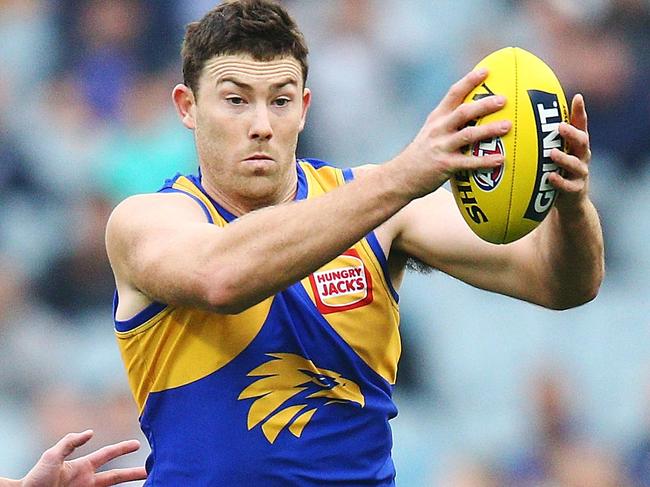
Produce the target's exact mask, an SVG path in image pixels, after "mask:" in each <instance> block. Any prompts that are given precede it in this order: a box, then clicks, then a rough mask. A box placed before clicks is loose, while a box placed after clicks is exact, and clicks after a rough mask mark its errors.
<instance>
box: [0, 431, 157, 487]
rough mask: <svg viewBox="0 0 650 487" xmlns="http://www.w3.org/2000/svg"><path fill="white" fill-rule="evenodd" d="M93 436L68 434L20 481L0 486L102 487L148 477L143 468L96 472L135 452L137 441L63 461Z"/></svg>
mask: <svg viewBox="0 0 650 487" xmlns="http://www.w3.org/2000/svg"><path fill="white" fill-rule="evenodd" d="M92 436H93V431H92V430H87V431H84V432H83V433H68V434H67V435H66V436H64V437H63V438H62V439H61V440H59V442H58V443H57V444H56V445H54V446H53V447H52V448H50V449H49V450H47V451H45V453H43V455H42V456H41V458H40V459H39V460H38V462H37V463H36V465H34V468H32V469H31V470H30V471H29V473H28V474H27V475H26V476H25V477H24V478H23V479H22V480H10V479H0V487H105V486H109V485H116V484H121V483H123V482H130V481H133V480H143V479H145V478H147V473H146V471H145V469H144V467H134V468H121V469H114V470H108V471H105V472H99V473H97V472H96V471H97V469H98V468H100V467H101V466H102V465H104V464H105V463H107V462H109V461H111V460H113V459H115V458H117V457H119V456H122V455H126V454H127V453H132V452H134V451H136V450H138V448H140V442H138V441H137V440H130V441H122V442H120V443H116V444H113V445H108V446H105V447H103V448H100V449H99V450H97V451H94V452H92V453H89V454H88V455H86V456H83V457H81V458H77V459H76V460H68V461H66V460H65V459H66V457H68V456H69V455H71V454H72V452H73V451H74V450H75V449H76V448H78V447H80V446H82V445H84V444H86V443H87V442H88V441H89V440H90V438H92Z"/></svg>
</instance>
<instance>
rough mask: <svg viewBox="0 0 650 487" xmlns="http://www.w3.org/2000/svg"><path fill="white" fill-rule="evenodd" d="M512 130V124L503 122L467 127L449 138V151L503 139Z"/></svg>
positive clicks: (507, 121) (506, 121)
mask: <svg viewBox="0 0 650 487" xmlns="http://www.w3.org/2000/svg"><path fill="white" fill-rule="evenodd" d="M511 128H512V122H510V121H509V120H501V121H500V122H491V123H488V124H485V125H474V126H469V127H465V128H464V129H462V130H459V131H458V132H456V133H454V134H452V135H451V136H450V137H449V141H448V146H447V149H448V150H449V151H451V152H453V151H456V150H458V149H460V148H462V147H465V146H471V145H473V144H475V143H477V142H481V141H482V140H490V139H493V138H495V137H502V136H504V135H505V134H507V133H508V131H509V130H510V129H511Z"/></svg>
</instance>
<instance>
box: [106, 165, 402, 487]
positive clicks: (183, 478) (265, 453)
mask: <svg viewBox="0 0 650 487" xmlns="http://www.w3.org/2000/svg"><path fill="white" fill-rule="evenodd" d="M296 169H297V172H298V187H297V193H296V197H295V198H296V200H301V199H305V198H315V197H318V196H319V195H321V194H323V193H325V192H327V191H330V190H332V189H334V188H336V187H337V186H340V185H343V184H345V183H346V181H348V180H350V179H351V178H352V171H351V170H350V169H346V170H341V169H338V168H335V167H333V166H330V165H328V164H326V163H324V162H321V161H317V160H312V159H310V160H300V161H298V163H297V165H296ZM161 191H163V192H180V193H183V194H186V195H188V196H189V197H191V198H193V199H194V200H195V201H196V202H197V203H198V204H199V205H200V206H201V208H203V210H204V212H205V215H206V218H207V219H208V221H209V222H210V223H212V224H214V225H218V226H219V227H225V226H227V225H228V224H229V223H230V222H232V221H233V220H235V218H236V217H235V216H234V215H232V214H230V213H229V212H228V211H226V210H225V209H224V208H222V207H221V206H220V205H219V204H218V203H217V202H216V201H214V200H213V199H211V198H210V196H209V195H208V194H207V193H206V192H205V190H204V189H203V188H202V186H201V180H200V177H195V176H180V175H177V176H176V177H175V178H174V179H172V180H168V181H167V182H166V184H165V186H164V187H163V189H161ZM341 224H344V222H341ZM187 251H188V252H191V251H192V249H187ZM249 277H250V279H256V276H255V275H254V274H253V275H250V276H249ZM117 300H118V296H117V293H116V296H115V302H114V310H115V309H116V308H117V302H118V301H117ZM397 300H398V297H397V293H396V292H395V290H394V289H393V286H392V284H391V282H390V279H389V275H388V268H387V263H386V257H385V255H384V253H383V251H382V249H381V247H380V245H379V242H378V241H377V239H376V237H375V235H374V233H372V232H371V233H370V234H368V235H367V236H366V237H365V238H363V239H362V240H361V241H359V242H357V243H356V244H355V245H353V246H352V247H351V248H350V249H348V250H347V251H345V252H343V253H342V254H341V255H340V256H339V257H337V258H336V259H334V260H332V261H331V262H329V263H327V264H326V265H324V266H323V267H321V268H320V269H318V270H317V271H315V272H314V273H312V274H310V275H309V276H307V277H305V278H304V279H302V280H301V281H300V282H296V283H295V284H293V285H292V286H290V287H289V288H288V289H286V290H284V291H282V292H280V293H278V294H276V295H274V296H272V297H269V298H267V299H265V300H264V301H262V302H261V303H259V304H257V305H255V306H252V307H251V308H249V309H247V310H245V311H243V312H241V313H239V314H236V315H226V314H218V313H213V312H208V311H203V310H199V309H196V308H190V307H176V306H170V305H165V304H164V303H153V304H151V305H150V306H148V307H147V308H146V309H145V310H143V311H142V312H140V313H138V314H137V315H136V316H135V317H133V318H132V319H130V320H127V321H117V320H116V321H115V330H116V335H117V341H118V344H119V348H120V353H121V355H122V359H123V361H124V364H125V367H126V371H127V375H128V380H129V384H130V387H131V390H132V393H133V396H134V398H135V400H136V403H137V405H138V407H139V410H140V424H141V427H142V430H143V432H144V433H145V435H146V437H147V439H148V442H149V445H150V447H151V454H150V455H149V457H148V459H147V465H146V466H147V471H148V472H149V477H148V480H147V481H146V484H145V485H147V486H174V487H177V486H202V487H205V486H277V487H288V486H301V487H305V486H314V487H316V486H318V487H322V486H345V487H354V486H357V485H359V486H360V485H364V486H392V485H394V477H395V470H394V466H393V462H392V459H391V447H392V437H391V430H390V426H389V423H388V420H389V419H391V418H392V417H394V416H395V415H396V414H397V410H396V407H395V405H394V403H393V400H392V388H393V384H394V382H395V379H396V373H397V362H398V359H399V355H400V350H401V346H400V338H399V330H398V326H399V313H398V304H397Z"/></svg>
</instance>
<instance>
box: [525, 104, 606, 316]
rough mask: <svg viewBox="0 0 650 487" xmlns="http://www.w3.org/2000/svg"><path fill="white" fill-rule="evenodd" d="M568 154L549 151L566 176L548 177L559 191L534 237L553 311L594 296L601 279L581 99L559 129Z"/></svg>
mask: <svg viewBox="0 0 650 487" xmlns="http://www.w3.org/2000/svg"><path fill="white" fill-rule="evenodd" d="M560 135H561V136H562V137H563V138H564V139H565V140H566V141H567V144H568V151H567V153H564V152H562V151H560V150H558V149H553V152H552V153H551V157H552V159H553V161H555V163H556V164H557V165H558V166H559V167H561V168H563V169H564V171H565V176H564V177H562V176H560V175H559V174H557V173H553V174H551V175H550V178H549V179H550V182H551V184H553V186H555V187H556V188H557V189H558V190H559V194H558V197H557V201H556V202H555V206H554V208H553V209H552V210H551V212H550V214H549V215H548V217H547V219H548V223H547V224H546V225H544V226H543V227H542V228H540V230H541V231H540V232H537V235H535V237H537V238H536V242H535V243H536V244H537V247H538V248H539V249H540V250H541V252H540V256H541V257H542V261H541V265H542V266H543V269H545V270H546V271H547V272H548V275H547V276H546V287H547V290H548V299H549V301H550V303H551V304H553V306H552V307H554V308H561V309H564V308H570V307H572V306H576V305H579V304H582V303H584V302H587V301H590V300H591V299H593V298H595V297H596V294H597V293H598V289H599V288H600V284H601V282H602V280H603V277H604V274H605V259H604V246H603V234H602V229H601V226H600V220H599V218H598V214H597V213H596V209H595V208H594V205H593V203H592V202H591V200H590V199H589V195H588V191H589V161H590V160H591V150H590V148H589V135H588V132H587V112H586V110H585V102H584V99H583V97H582V95H576V96H575V97H574V98H573V101H572V103H571V125H569V124H561V125H560Z"/></svg>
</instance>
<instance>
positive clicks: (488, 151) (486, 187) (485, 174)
mask: <svg viewBox="0 0 650 487" xmlns="http://www.w3.org/2000/svg"><path fill="white" fill-rule="evenodd" d="M492 154H503V155H505V149H504V147H503V142H502V141H501V138H500V137H496V138H494V139H490V140H483V141H481V142H478V143H476V144H474V147H472V155H474V156H477V157H483V156H489V155H492ZM472 177H473V178H474V182H475V183H476V185H477V186H478V187H479V188H480V189H482V190H483V191H492V190H493V189H494V188H496V187H497V186H498V185H499V183H500V182H501V179H502V177H503V166H499V167H495V168H494V169H477V170H476V171H474V172H473V173H472Z"/></svg>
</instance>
